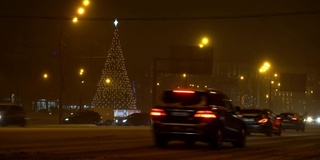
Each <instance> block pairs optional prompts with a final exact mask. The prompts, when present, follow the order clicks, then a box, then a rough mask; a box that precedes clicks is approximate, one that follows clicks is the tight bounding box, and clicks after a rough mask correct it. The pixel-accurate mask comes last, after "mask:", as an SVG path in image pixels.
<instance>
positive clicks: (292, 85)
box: [280, 73, 307, 92]
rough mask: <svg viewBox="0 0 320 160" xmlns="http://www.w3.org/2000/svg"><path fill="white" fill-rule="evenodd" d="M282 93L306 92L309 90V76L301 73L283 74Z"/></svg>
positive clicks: (281, 79)
mask: <svg viewBox="0 0 320 160" xmlns="http://www.w3.org/2000/svg"><path fill="white" fill-rule="evenodd" d="M280 84H281V85H280V91H282V92H305V91H306V88H307V75H306V74H300V73H281V74H280Z"/></svg>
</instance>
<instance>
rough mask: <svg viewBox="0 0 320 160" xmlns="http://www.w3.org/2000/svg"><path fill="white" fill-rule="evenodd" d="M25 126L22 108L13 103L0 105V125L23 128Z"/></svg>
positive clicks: (25, 115) (24, 114) (25, 116)
mask: <svg viewBox="0 0 320 160" xmlns="http://www.w3.org/2000/svg"><path fill="white" fill-rule="evenodd" d="M26 124H27V113H26V111H25V110H24V109H23V107H22V106H20V105H17V104H13V103H2V104H0V125H1V126H2V127H4V126H7V125H19V126H21V127H24V126H25V125H26Z"/></svg>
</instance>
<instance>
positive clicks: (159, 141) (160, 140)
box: [154, 134, 168, 148]
mask: <svg viewBox="0 0 320 160" xmlns="http://www.w3.org/2000/svg"><path fill="white" fill-rule="evenodd" d="M154 142H155V145H156V147H159V148H165V147H166V146H167V144H168V140H167V139H166V137H165V136H163V135H159V134H155V136H154Z"/></svg>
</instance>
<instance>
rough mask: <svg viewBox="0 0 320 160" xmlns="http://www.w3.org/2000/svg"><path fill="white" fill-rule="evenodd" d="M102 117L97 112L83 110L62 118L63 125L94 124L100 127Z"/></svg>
mask: <svg viewBox="0 0 320 160" xmlns="http://www.w3.org/2000/svg"><path fill="white" fill-rule="evenodd" d="M102 123H103V122H102V117H101V115H100V114H99V113H98V112H95V111H90V110H85V111H81V112H78V113H77V114H75V115H73V116H70V117H65V118H63V124H95V125H101V124H102Z"/></svg>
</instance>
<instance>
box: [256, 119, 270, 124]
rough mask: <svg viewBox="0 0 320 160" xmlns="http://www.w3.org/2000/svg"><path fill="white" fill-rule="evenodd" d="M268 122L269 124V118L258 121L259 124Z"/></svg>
mask: <svg viewBox="0 0 320 160" xmlns="http://www.w3.org/2000/svg"><path fill="white" fill-rule="evenodd" d="M267 122H268V118H263V119H260V120H259V121H258V123H267Z"/></svg>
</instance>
